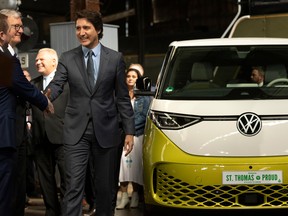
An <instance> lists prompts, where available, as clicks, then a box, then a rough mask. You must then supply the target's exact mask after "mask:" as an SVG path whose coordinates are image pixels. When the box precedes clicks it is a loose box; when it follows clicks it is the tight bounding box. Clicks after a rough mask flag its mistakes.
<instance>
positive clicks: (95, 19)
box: [75, 9, 103, 40]
mask: <svg viewBox="0 0 288 216" xmlns="http://www.w3.org/2000/svg"><path fill="white" fill-rule="evenodd" d="M81 18H85V19H87V20H88V21H89V22H91V23H92V25H93V26H94V28H95V29H96V30H97V31H100V33H99V34H98V38H99V40H100V39H101V38H102V37H103V21H102V15H101V13H100V12H97V11H91V10H85V9H84V10H81V11H78V12H76V16H75V21H77V20H78V19H81Z"/></svg>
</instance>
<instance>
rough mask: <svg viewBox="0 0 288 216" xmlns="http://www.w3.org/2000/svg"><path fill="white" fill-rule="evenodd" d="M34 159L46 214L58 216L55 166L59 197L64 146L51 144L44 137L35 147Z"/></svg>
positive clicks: (61, 194)
mask: <svg viewBox="0 0 288 216" xmlns="http://www.w3.org/2000/svg"><path fill="white" fill-rule="evenodd" d="M35 161H36V167H37V172H38V177H39V182H40V187H41V191H42V195H43V200H44V204H45V207H46V213H45V215H46V216H59V215H60V214H61V205H60V200H61V199H60V200H59V198H58V187H57V182H56V177H55V173H56V166H57V168H58V170H59V173H60V198H63V195H64V192H65V170H64V147H63V145H61V144H52V143H50V142H49V140H48V138H47V137H46V139H45V141H44V142H43V143H41V145H40V144H39V145H37V146H36V147H35Z"/></svg>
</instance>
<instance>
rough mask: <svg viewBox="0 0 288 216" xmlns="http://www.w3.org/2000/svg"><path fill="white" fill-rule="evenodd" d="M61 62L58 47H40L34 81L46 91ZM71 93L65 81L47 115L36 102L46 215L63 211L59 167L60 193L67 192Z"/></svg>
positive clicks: (37, 151) (35, 123)
mask: <svg viewBox="0 0 288 216" xmlns="http://www.w3.org/2000/svg"><path fill="white" fill-rule="evenodd" d="M57 64H58V56H57V53H56V51H55V50H53V49H50V48H43V49H40V50H39V51H38V54H37V56H36V61H35V65H36V68H37V71H38V73H40V74H41V76H38V77H36V78H35V79H33V80H32V81H31V83H32V84H34V85H35V86H36V87H37V88H38V89H40V90H43V91H44V89H45V87H46V86H47V85H48V84H49V82H50V81H51V80H52V79H53V78H54V76H55V71H56V67H57ZM68 97H69V88H68V84H65V86H64V90H63V93H62V94H61V95H60V96H59V97H58V98H57V99H56V100H54V101H53V106H54V114H51V115H49V116H45V115H44V114H43V112H41V111H40V110H39V109H37V108H36V107H35V106H32V122H33V124H32V143H33V145H34V155H35V161H36V167H37V172H38V177H39V182H40V187H41V191H42V195H43V199H44V204H45V207H46V213H45V215H46V216H59V215H60V214H61V209H60V202H59V200H58V188H57V181H56V178H55V174H56V167H57V168H58V170H59V174H60V197H61V199H62V198H63V196H64V192H65V178H64V175H65V173H64V152H63V124H64V123H63V121H64V114H65V108H66V105H67V101H68Z"/></svg>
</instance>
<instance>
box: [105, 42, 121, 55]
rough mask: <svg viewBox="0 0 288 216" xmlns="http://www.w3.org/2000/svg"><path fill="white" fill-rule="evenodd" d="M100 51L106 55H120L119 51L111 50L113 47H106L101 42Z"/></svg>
mask: <svg viewBox="0 0 288 216" xmlns="http://www.w3.org/2000/svg"><path fill="white" fill-rule="evenodd" d="M101 52H104V53H106V54H108V55H119V56H121V55H122V53H121V52H119V51H116V50H113V49H111V48H109V47H106V46H104V45H103V44H101Z"/></svg>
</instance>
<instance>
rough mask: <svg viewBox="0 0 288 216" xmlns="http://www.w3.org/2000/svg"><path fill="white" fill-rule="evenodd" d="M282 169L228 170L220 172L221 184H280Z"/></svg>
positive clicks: (281, 181)
mask: <svg viewBox="0 0 288 216" xmlns="http://www.w3.org/2000/svg"><path fill="white" fill-rule="evenodd" d="M281 183H283V179H282V171H280V170H276V171H270V170H269V171H230V172H223V173H222V184H230V185H231V184H233V185H235V184H237V185H239V184H281Z"/></svg>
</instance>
